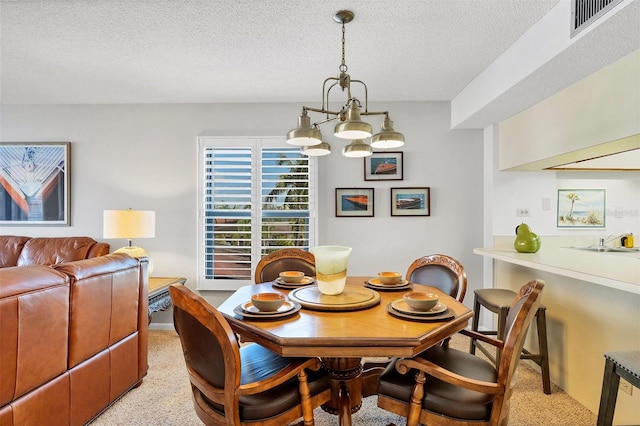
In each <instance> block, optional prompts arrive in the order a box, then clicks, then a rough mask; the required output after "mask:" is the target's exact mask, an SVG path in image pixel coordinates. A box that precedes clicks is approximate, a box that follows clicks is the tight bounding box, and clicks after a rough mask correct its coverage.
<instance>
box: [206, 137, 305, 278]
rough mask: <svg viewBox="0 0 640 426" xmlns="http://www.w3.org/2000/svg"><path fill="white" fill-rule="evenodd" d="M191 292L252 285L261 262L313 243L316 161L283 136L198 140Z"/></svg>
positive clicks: (207, 138)
mask: <svg viewBox="0 0 640 426" xmlns="http://www.w3.org/2000/svg"><path fill="white" fill-rule="evenodd" d="M198 154H199V155H198V159H199V174H198V176H199V189H200V191H199V196H198V211H199V214H198V228H199V229H198V235H199V238H198V265H199V268H198V269H199V270H198V289H200V290H234V289H237V288H239V287H240V286H243V285H247V284H252V283H253V271H254V270H255V266H256V265H257V263H258V261H259V260H260V258H261V257H262V256H264V255H266V254H268V253H270V252H272V251H275V250H278V249H280V248H282V247H292V246H295V247H300V248H302V249H305V250H306V249H308V248H309V247H310V246H313V245H315V232H316V231H315V229H316V215H315V206H316V203H315V166H316V159H314V158H309V157H307V156H305V155H302V154H300V149H299V148H296V147H291V146H289V145H287V144H286V143H285V141H284V139H283V138H255V139H248V138H230V137H225V138H218V137H201V138H198Z"/></svg>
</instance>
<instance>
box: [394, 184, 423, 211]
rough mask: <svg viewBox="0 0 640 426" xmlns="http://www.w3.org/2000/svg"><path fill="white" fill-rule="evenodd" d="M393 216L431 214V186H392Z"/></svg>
mask: <svg viewBox="0 0 640 426" xmlns="http://www.w3.org/2000/svg"><path fill="white" fill-rule="evenodd" d="M391 216H431V188H428V187H423V188H391Z"/></svg>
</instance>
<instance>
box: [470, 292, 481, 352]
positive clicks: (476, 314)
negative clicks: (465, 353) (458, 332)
mask: <svg viewBox="0 0 640 426" xmlns="http://www.w3.org/2000/svg"><path fill="white" fill-rule="evenodd" d="M479 322H480V302H479V301H478V296H475V297H474V298H473V321H472V322H471V330H473V331H478V323H479ZM469 353H470V354H475V353H476V339H474V338H471V342H470V343H469Z"/></svg>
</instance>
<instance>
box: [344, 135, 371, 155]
mask: <svg viewBox="0 0 640 426" xmlns="http://www.w3.org/2000/svg"><path fill="white" fill-rule="evenodd" d="M371 154H373V151H372V150H371V146H370V145H369V144H367V143H365V141H363V140H362V139H356V140H354V141H351V143H350V144H349V145H347V146H345V147H344V148H342V155H344V156H345V157H350V158H358V157H368V156H370V155H371Z"/></svg>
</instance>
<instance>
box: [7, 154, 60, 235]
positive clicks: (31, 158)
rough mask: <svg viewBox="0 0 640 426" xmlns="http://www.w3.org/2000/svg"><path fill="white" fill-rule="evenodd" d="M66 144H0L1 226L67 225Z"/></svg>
mask: <svg viewBox="0 0 640 426" xmlns="http://www.w3.org/2000/svg"><path fill="white" fill-rule="evenodd" d="M70 145H71V144H70V143H69V142H0V225H69V224H70V221H69V207H70V204H69V195H70V191H69V182H70V179H69V166H70V157H69V155H70V153H69V149H70Z"/></svg>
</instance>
